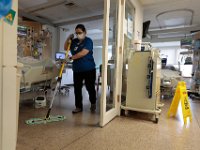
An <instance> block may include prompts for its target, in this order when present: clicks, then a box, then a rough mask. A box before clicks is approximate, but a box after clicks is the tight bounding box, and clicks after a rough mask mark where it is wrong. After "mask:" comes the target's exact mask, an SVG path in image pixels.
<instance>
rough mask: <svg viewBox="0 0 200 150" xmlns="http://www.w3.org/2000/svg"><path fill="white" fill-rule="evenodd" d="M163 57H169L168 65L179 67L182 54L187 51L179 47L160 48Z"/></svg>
mask: <svg viewBox="0 0 200 150" xmlns="http://www.w3.org/2000/svg"><path fill="white" fill-rule="evenodd" d="M159 49H160V54H161V55H167V56H168V57H167V65H175V66H177V65H178V59H179V55H180V52H182V51H187V50H186V49H181V48H180V47H179V46H175V47H159Z"/></svg>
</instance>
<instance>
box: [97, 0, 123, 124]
mask: <svg viewBox="0 0 200 150" xmlns="http://www.w3.org/2000/svg"><path fill="white" fill-rule="evenodd" d="M124 3H125V1H124V0H118V8H117V10H118V11H117V12H118V14H117V18H118V20H117V27H118V32H117V41H116V42H117V44H116V64H115V65H116V67H115V68H116V69H115V78H114V80H115V81H114V83H115V87H114V92H113V100H114V108H112V109H111V110H109V111H106V92H107V65H108V41H109V15H110V0H104V23H103V26H104V28H103V29H104V30H103V51H102V56H103V57H102V94H101V100H100V126H101V127H104V126H105V125H106V124H107V123H109V122H110V121H111V120H112V119H114V118H115V117H116V116H118V115H119V114H120V106H121V101H120V94H119V91H120V90H121V88H120V80H118V79H120V78H121V72H122V70H121V69H120V68H121V65H120V62H121V61H120V60H121V57H122V45H123V42H121V40H123V24H124V23H123V22H124V21H123V18H124V17H123V13H122V12H123V9H124V8H123V7H124V6H125V5H124Z"/></svg>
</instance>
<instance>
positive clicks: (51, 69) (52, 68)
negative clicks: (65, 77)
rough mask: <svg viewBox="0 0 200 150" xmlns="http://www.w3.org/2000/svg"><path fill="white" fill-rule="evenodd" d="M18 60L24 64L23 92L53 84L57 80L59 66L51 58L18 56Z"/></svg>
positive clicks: (21, 90)
mask: <svg viewBox="0 0 200 150" xmlns="http://www.w3.org/2000/svg"><path fill="white" fill-rule="evenodd" d="M18 62H19V63H22V64H23V68H22V78H21V82H20V92H21V93H23V92H29V91H33V90H36V89H37V88H41V87H47V86H51V85H52V84H53V83H54V82H56V77H57V76H58V66H57V65H56V63H54V62H53V61H52V60H51V59H45V60H37V59H34V58H32V57H23V58H21V57H18Z"/></svg>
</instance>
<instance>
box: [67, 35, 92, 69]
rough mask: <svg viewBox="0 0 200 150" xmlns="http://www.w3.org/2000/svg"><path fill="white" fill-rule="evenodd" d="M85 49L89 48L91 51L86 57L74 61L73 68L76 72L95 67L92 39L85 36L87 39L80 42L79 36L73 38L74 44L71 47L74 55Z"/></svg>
mask: <svg viewBox="0 0 200 150" xmlns="http://www.w3.org/2000/svg"><path fill="white" fill-rule="evenodd" d="M83 49H87V50H89V53H88V54H87V55H85V56H84V57H82V58H79V59H76V60H74V61H73V65H72V66H73V67H72V69H73V71H74V72H85V71H90V70H93V69H95V62H94V58H93V42H92V40H91V39H90V38H88V37H85V39H84V40H83V41H82V42H81V43H79V40H78V39H77V38H75V39H74V40H72V44H71V47H70V51H71V53H72V55H75V54H77V53H79V52H80V51H82V50H83Z"/></svg>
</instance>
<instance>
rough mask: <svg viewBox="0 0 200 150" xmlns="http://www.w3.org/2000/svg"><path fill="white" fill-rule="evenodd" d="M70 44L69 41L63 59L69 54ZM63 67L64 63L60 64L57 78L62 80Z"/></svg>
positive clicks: (70, 41)
mask: <svg viewBox="0 0 200 150" xmlns="http://www.w3.org/2000/svg"><path fill="white" fill-rule="evenodd" d="M71 43H72V40H69V41H68V46H67V50H66V54H65V58H67V57H68V53H69V50H70V46H71ZM64 67H65V63H62V65H61V69H60V72H59V76H58V78H59V79H61V78H62V73H63V70H64Z"/></svg>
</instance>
